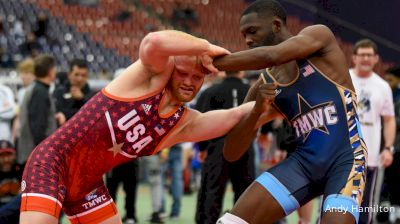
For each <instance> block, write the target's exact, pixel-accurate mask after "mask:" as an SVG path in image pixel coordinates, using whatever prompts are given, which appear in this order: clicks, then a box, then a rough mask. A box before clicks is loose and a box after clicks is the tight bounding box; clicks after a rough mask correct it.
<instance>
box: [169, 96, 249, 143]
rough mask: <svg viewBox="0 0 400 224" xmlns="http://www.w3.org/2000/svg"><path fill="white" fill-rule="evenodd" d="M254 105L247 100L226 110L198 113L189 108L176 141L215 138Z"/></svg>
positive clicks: (196, 140)
mask: <svg viewBox="0 0 400 224" xmlns="http://www.w3.org/2000/svg"><path fill="white" fill-rule="evenodd" d="M253 107H254V102H249V103H245V104H242V105H240V106H239V107H235V108H232V109H227V110H214V111H209V112H206V113H200V112H198V111H196V110H192V109H189V111H188V114H187V115H186V116H187V120H186V123H185V124H183V126H182V129H181V130H180V131H179V133H177V135H176V139H175V140H176V141H178V142H183V141H185V142H199V141H204V140H207V139H212V138H217V137H221V136H223V135H225V134H226V133H228V131H229V130H231V129H232V128H233V126H235V125H236V124H237V123H238V122H239V121H240V119H242V118H243V117H244V116H245V114H247V113H249V112H250V111H251V110H252V108H253Z"/></svg>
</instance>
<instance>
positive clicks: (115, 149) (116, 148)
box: [107, 142, 124, 157]
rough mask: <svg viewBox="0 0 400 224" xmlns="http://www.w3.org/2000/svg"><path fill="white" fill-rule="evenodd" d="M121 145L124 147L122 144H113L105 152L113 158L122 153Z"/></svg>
mask: <svg viewBox="0 0 400 224" xmlns="http://www.w3.org/2000/svg"><path fill="white" fill-rule="evenodd" d="M123 145H124V143H123V142H122V143H119V144H117V143H113V146H112V147H111V148H109V149H108V150H107V151H110V152H113V154H114V157H115V156H116V155H117V154H118V153H120V152H122V146H123Z"/></svg>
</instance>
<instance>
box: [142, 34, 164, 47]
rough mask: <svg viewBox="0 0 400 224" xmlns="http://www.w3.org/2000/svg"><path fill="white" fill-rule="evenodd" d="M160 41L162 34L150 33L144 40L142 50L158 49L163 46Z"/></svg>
mask: <svg viewBox="0 0 400 224" xmlns="http://www.w3.org/2000/svg"><path fill="white" fill-rule="evenodd" d="M160 40H161V37H160V32H150V33H148V34H147V35H146V36H145V37H144V38H143V40H142V42H141V43H140V48H141V49H142V50H146V51H147V50H152V49H156V48H158V47H159V46H160V45H161V41H160Z"/></svg>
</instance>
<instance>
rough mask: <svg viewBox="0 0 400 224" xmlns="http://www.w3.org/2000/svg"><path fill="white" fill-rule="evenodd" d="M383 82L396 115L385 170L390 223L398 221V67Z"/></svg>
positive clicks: (399, 165) (399, 105) (399, 72)
mask: <svg viewBox="0 0 400 224" xmlns="http://www.w3.org/2000/svg"><path fill="white" fill-rule="evenodd" d="M385 80H386V81H387V82H388V83H389V85H390V87H391V88H392V91H393V100H394V108H395V109H394V111H395V115H396V141H395V143H394V149H395V154H394V155H393V163H392V165H391V166H389V167H388V168H386V170H385V183H386V185H387V190H388V193H389V201H390V204H391V206H393V207H394V208H395V212H391V213H390V214H389V221H390V222H391V223H398V222H399V221H400V191H399V189H400V179H399V174H400V86H399V85H400V67H394V68H391V69H389V70H388V71H387V72H386V74H385Z"/></svg>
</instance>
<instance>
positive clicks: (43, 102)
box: [17, 55, 65, 164]
mask: <svg viewBox="0 0 400 224" xmlns="http://www.w3.org/2000/svg"><path fill="white" fill-rule="evenodd" d="M34 74H35V77H36V80H35V83H34V84H33V85H31V86H29V87H28V89H27V90H26V93H25V97H24V100H23V102H22V105H21V113H20V124H21V128H20V130H21V132H20V135H19V136H20V138H19V139H18V156H17V160H18V162H19V163H20V164H25V163H26V160H27V159H28V156H29V154H30V153H31V151H32V150H33V149H34V148H35V146H37V145H38V144H39V143H40V142H41V141H42V140H44V139H45V138H46V137H47V136H49V135H50V134H51V133H52V132H54V131H55V130H56V128H57V125H62V124H63V123H64V122H65V116H64V114H62V113H57V114H56V110H55V105H54V102H53V100H52V98H51V96H50V92H49V89H50V85H51V84H52V83H53V82H54V79H55V77H56V66H55V60H54V58H53V57H52V56H49V55H40V56H38V57H37V58H35V59H34Z"/></svg>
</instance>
